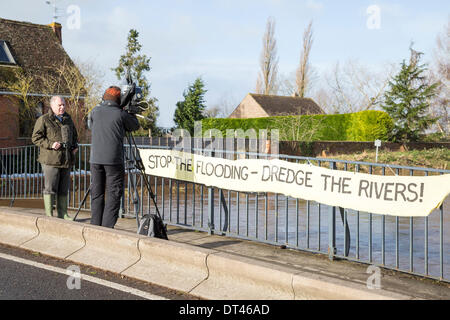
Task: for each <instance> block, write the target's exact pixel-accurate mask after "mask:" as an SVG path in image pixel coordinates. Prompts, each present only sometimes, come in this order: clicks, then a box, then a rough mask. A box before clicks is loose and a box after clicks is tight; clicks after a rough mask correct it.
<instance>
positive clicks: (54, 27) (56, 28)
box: [49, 22, 62, 44]
mask: <svg viewBox="0 0 450 320" xmlns="http://www.w3.org/2000/svg"><path fill="white" fill-rule="evenodd" d="M49 26H50V27H52V30H53V32H54V33H55V35H56V37H57V38H58V40H59V43H60V44H62V31H61V29H62V26H61V24H59V23H58V22H52V23H50V24H49Z"/></svg>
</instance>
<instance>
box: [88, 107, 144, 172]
mask: <svg viewBox="0 0 450 320" xmlns="http://www.w3.org/2000/svg"><path fill="white" fill-rule="evenodd" d="M88 127H89V129H91V131H92V139H91V157H90V162H91V163H96V164H105V165H116V164H123V163H124V151H123V139H124V137H125V132H126V131H135V130H137V129H139V121H138V119H137V118H136V115H134V114H129V113H128V112H126V111H124V110H122V108H120V106H119V105H118V104H117V103H116V102H114V101H109V100H106V101H103V102H102V103H101V104H99V105H98V106H96V107H95V108H94V109H93V110H92V111H91V113H90V114H89V117H88Z"/></svg>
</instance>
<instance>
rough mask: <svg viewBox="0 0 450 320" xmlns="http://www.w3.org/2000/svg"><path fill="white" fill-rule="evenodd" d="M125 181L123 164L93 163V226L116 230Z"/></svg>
mask: <svg viewBox="0 0 450 320" xmlns="http://www.w3.org/2000/svg"><path fill="white" fill-rule="evenodd" d="M124 179H125V172H124V166H123V165H122V164H119V165H102V164H94V163H91V213H92V216H91V224H93V225H97V226H103V227H107V228H114V226H115V224H116V222H117V219H118V218H119V210H120V199H121V198H122V194H123V184H124ZM105 197H106V200H105Z"/></svg>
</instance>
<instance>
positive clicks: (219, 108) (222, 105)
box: [204, 93, 239, 118]
mask: <svg viewBox="0 0 450 320" xmlns="http://www.w3.org/2000/svg"><path fill="white" fill-rule="evenodd" d="M238 105H239V102H238V100H237V98H236V97H235V96H233V95H232V94H229V93H225V94H223V95H222V96H221V97H220V98H219V100H218V101H217V102H216V103H214V104H212V106H211V107H210V108H208V109H206V110H205V112H204V115H205V117H207V118H227V117H228V116H229V115H230V114H231V113H232V112H233V111H234V109H236V107H237V106H238Z"/></svg>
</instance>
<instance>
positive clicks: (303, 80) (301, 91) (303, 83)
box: [294, 20, 313, 98]
mask: <svg viewBox="0 0 450 320" xmlns="http://www.w3.org/2000/svg"><path fill="white" fill-rule="evenodd" d="M312 24H313V22H312V20H311V22H310V23H309V24H308V27H307V28H306V29H305V31H304V33H303V46H302V52H301V54H300V64H299V66H298V68H297V72H296V80H295V84H296V90H295V93H294V95H295V96H298V97H302V98H304V97H305V96H306V91H307V89H308V87H309V86H310V79H311V66H310V63H309V55H310V53H311V47H312V44H313V29H312Z"/></svg>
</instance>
